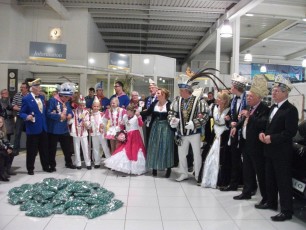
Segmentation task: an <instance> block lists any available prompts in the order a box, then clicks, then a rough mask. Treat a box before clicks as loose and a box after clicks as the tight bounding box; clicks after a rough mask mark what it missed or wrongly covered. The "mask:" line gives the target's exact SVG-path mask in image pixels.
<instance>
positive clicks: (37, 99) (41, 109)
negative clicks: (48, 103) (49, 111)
mask: <svg viewBox="0 0 306 230" xmlns="http://www.w3.org/2000/svg"><path fill="white" fill-rule="evenodd" d="M35 101H36V103H37V105H38V109H39V111H40V112H41V113H42V112H43V104H42V102H41V100H40V98H39V96H35Z"/></svg>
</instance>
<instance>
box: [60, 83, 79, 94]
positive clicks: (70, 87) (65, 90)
mask: <svg viewBox="0 0 306 230" xmlns="http://www.w3.org/2000/svg"><path fill="white" fill-rule="evenodd" d="M74 90H75V89H74V84H73V83H72V82H64V83H63V84H61V85H60V86H59V87H58V94H59V95H60V96H72V94H73V93H74Z"/></svg>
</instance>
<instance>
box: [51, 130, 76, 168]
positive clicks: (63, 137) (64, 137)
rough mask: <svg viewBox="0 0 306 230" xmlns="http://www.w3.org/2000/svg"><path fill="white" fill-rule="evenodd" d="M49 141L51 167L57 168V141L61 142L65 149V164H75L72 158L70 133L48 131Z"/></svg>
mask: <svg viewBox="0 0 306 230" xmlns="http://www.w3.org/2000/svg"><path fill="white" fill-rule="evenodd" d="M48 141H49V162H50V167H51V168H55V167H56V160H55V158H56V151H57V143H58V142H59V143H60V146H61V148H62V150H63V153H64V157H65V165H66V166H69V165H73V163H72V159H71V148H73V147H71V145H72V143H71V141H70V135H69V133H65V134H53V133H48Z"/></svg>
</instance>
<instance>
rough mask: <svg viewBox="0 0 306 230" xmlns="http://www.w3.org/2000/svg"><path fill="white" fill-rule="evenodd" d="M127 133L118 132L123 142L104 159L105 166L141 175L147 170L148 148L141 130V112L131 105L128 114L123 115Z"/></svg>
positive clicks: (118, 137) (118, 136)
mask: <svg viewBox="0 0 306 230" xmlns="http://www.w3.org/2000/svg"><path fill="white" fill-rule="evenodd" d="M123 122H124V125H125V129H126V131H127V135H125V136H124V133H123V131H121V132H119V135H118V134H117V139H118V140H119V141H121V142H122V144H121V145H120V146H119V147H118V148H117V149H116V150H115V151H114V152H113V154H112V156H111V157H110V158H108V159H106V160H105V161H104V163H105V166H106V167H108V168H111V169H113V170H116V171H120V172H124V173H128V174H136V175H140V174H143V173H145V172H146V160H145V155H146V150H145V147H144V144H143V141H142V138H141V135H140V132H139V128H140V127H141V126H142V125H143V121H142V118H141V116H140V114H139V112H136V113H135V108H134V107H133V106H131V105H129V106H128V107H127V114H125V115H124V116H123Z"/></svg>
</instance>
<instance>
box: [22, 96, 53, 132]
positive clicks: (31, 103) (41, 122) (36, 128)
mask: <svg viewBox="0 0 306 230" xmlns="http://www.w3.org/2000/svg"><path fill="white" fill-rule="evenodd" d="M39 98H40V100H41V102H42V104H43V112H42V113H41V112H40V111H39V108H38V105H37V102H36V100H35V98H34V97H33V96H32V94H31V93H29V94H28V95H26V96H24V97H23V98H22V106H21V110H20V115H19V116H20V117H21V118H22V119H23V120H24V121H25V126H26V133H27V134H29V135H33V134H40V133H41V132H42V131H45V132H47V123H46V105H45V100H44V97H43V96H39ZM32 112H33V113H34V116H35V122H32V121H26V118H27V116H28V115H30V114H32Z"/></svg>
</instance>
